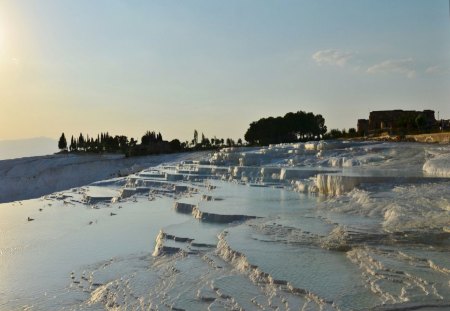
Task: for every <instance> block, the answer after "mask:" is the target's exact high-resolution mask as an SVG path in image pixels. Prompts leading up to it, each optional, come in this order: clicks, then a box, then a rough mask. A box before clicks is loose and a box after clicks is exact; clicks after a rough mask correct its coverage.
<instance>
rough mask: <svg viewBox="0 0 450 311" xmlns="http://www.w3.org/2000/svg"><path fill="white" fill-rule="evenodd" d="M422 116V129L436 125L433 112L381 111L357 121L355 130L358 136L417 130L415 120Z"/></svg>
mask: <svg viewBox="0 0 450 311" xmlns="http://www.w3.org/2000/svg"><path fill="white" fill-rule="evenodd" d="M419 116H422V118H421V119H420V122H422V123H423V125H422V127H423V128H431V127H433V126H435V125H436V119H435V117H434V111H433V110H424V111H415V110H383V111H372V112H370V115H369V119H368V120H367V119H359V120H358V124H357V130H358V133H360V134H364V135H367V134H370V133H375V132H377V131H388V132H392V131H396V130H400V129H414V128H417V118H418V117H419Z"/></svg>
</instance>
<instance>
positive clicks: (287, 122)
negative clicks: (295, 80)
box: [244, 111, 327, 145]
mask: <svg viewBox="0 0 450 311" xmlns="http://www.w3.org/2000/svg"><path fill="white" fill-rule="evenodd" d="M326 132H327V127H326V126H325V119H324V118H323V117H322V115H320V114H318V115H314V114H313V113H312V112H308V113H306V112H304V111H297V112H295V113H294V112H289V113H287V114H286V115H285V116H284V117H276V118H274V117H269V118H262V119H260V120H258V121H255V122H252V123H251V124H250V127H249V129H248V130H247V132H246V133H245V135H244V138H245V140H246V141H248V142H249V143H250V144H251V145H268V144H278V143H289V142H296V141H306V140H314V139H320V138H321V137H322V136H323V135H324V134H325V133H326Z"/></svg>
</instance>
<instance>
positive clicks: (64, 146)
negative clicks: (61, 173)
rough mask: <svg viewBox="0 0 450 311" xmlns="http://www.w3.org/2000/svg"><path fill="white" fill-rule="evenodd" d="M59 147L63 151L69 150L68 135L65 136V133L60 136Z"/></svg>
mask: <svg viewBox="0 0 450 311" xmlns="http://www.w3.org/2000/svg"><path fill="white" fill-rule="evenodd" d="M58 148H59V149H60V150H61V151H63V150H67V140H66V136H64V133H62V134H61V137H60V138H59V141H58Z"/></svg>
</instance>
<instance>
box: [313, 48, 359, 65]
mask: <svg viewBox="0 0 450 311" xmlns="http://www.w3.org/2000/svg"><path fill="white" fill-rule="evenodd" d="M353 56H354V53H352V52H345V51H340V50H332V49H331V50H320V51H317V52H316V53H314V54H313V55H312V59H313V60H314V61H315V62H316V63H317V64H318V65H320V66H322V65H330V66H338V67H344V66H345V65H347V63H348V61H349V60H350V59H351V58H352V57H353Z"/></svg>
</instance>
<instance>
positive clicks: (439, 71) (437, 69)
mask: <svg viewBox="0 0 450 311" xmlns="http://www.w3.org/2000/svg"><path fill="white" fill-rule="evenodd" d="M425 73H426V74H429V75H444V74H448V73H450V67H447V66H443V65H437V66H430V67H428V68H427V69H425Z"/></svg>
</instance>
